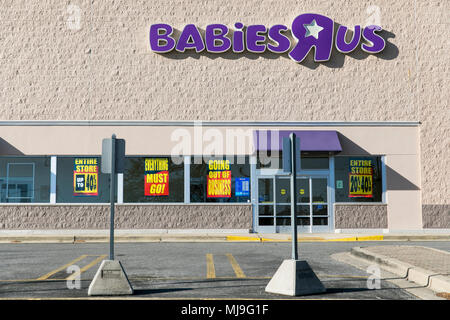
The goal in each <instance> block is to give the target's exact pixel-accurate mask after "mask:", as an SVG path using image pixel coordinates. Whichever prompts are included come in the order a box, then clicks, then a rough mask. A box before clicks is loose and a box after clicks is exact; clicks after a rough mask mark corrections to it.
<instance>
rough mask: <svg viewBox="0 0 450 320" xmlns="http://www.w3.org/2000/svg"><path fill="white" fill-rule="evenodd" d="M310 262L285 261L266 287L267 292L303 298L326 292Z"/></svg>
mask: <svg viewBox="0 0 450 320" xmlns="http://www.w3.org/2000/svg"><path fill="white" fill-rule="evenodd" d="M325 291H326V289H325V287H324V286H323V284H322V282H320V280H319V278H317V276H316V274H315V273H314V271H313V270H312V269H311V267H310V266H309V264H308V262H306V261H300V260H292V259H290V260H284V261H283V263H282V264H281V266H280V267H279V268H278V270H277V272H275V274H274V276H273V277H272V279H271V280H270V281H269V283H268V284H267V286H266V292H270V293H278V294H283V295H288V296H302V295H309V294H316V293H322V292H325Z"/></svg>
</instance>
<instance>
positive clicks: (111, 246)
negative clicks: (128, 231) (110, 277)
mask: <svg viewBox="0 0 450 320" xmlns="http://www.w3.org/2000/svg"><path fill="white" fill-rule="evenodd" d="M109 188H110V190H109V197H110V202H111V215H110V222H109V260H114V202H115V199H114V198H115V195H116V193H115V191H116V135H115V134H113V135H112V137H111V179H110V186H109Z"/></svg>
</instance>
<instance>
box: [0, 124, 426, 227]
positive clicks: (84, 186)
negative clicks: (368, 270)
mask: <svg viewBox="0 0 450 320" xmlns="http://www.w3.org/2000/svg"><path fill="white" fill-rule="evenodd" d="M0 128H1V131H2V135H3V137H4V139H5V141H14V146H15V147H14V148H12V145H10V149H9V151H6V146H3V148H4V149H3V150H4V153H6V152H9V153H10V154H9V155H7V156H6V155H4V156H2V159H1V160H2V162H3V163H2V171H3V172H4V173H3V174H2V177H3V178H2V181H3V183H2V186H3V187H2V195H1V196H2V204H1V205H0V207H1V209H2V210H1V213H2V221H3V223H4V228H7V229H15V228H19V229H22V228H25V229H27V228H30V229H59V228H66V229H96V228H104V227H106V226H107V221H108V219H107V213H108V202H109V194H110V191H109V176H108V175H107V174H103V173H102V172H101V165H100V163H101V158H100V157H101V141H102V139H103V138H105V137H108V136H110V135H111V134H112V133H115V134H116V135H117V136H118V137H119V138H122V139H125V141H126V161H125V170H124V173H123V174H119V177H118V181H119V183H118V186H117V203H118V205H117V206H118V209H117V210H118V213H117V225H118V228H124V229H202V230H205V229H207V230H216V229H225V230H241V231H243V230H245V231H254V232H288V231H289V228H290V216H289V215H290V206H289V204H290V199H289V195H290V190H289V176H288V175H286V174H285V173H283V170H282V163H281V157H282V148H281V145H282V144H281V143H280V141H281V140H282V138H283V137H285V136H287V135H288V134H289V133H290V132H295V133H296V134H297V136H298V137H299V138H300V141H301V144H300V146H301V147H300V148H301V150H302V158H301V169H300V171H299V172H298V173H297V186H298V187H297V188H298V191H297V194H298V203H297V212H298V225H299V230H301V231H302V232H336V231H338V232H339V231H340V230H341V229H343V230H348V229H371V230H379V231H382V230H385V229H394V230H400V229H406V230H414V229H420V227H421V224H422V212H421V206H420V190H419V188H418V185H419V181H418V175H417V167H418V165H419V162H420V157H419V124H418V123H414V122H378V123H377V122H297V123H293V122H291V123H287V122H272V123H270V122H240V121H237V122H214V121H211V122H199V121H196V122H190V121H183V122H182V121H178V122H174V121H159V122H156V121H153V122H152V121H97V122H96V121H90V122H87V121H41V122H36V121H31V122H29V121H22V122H21V121H19V122H6V123H3V124H2V126H1V127H0ZM62 137H63V138H62ZM142 137H152V138H151V139H146V140H145V141H143V139H142ZM19 150H20V152H19ZM4 153H3V154H4ZM24 154H25V155H24ZM43 155H46V156H43Z"/></svg>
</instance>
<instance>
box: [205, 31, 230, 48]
mask: <svg viewBox="0 0 450 320" xmlns="http://www.w3.org/2000/svg"><path fill="white" fill-rule="evenodd" d="M216 31H219V32H220V33H216ZM227 33H228V27H227V26H225V25H223V24H210V25H209V26H207V27H206V32H205V42H206V50H207V51H208V52H215V53H221V52H225V51H227V50H228V49H230V48H231V40H230V39H228V38H227V37H226V35H227ZM217 42H219V43H220V44H217Z"/></svg>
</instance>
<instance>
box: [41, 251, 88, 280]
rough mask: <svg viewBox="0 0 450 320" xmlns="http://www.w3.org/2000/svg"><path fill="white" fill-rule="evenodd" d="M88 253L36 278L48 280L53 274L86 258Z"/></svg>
mask: <svg viewBox="0 0 450 320" xmlns="http://www.w3.org/2000/svg"><path fill="white" fill-rule="evenodd" d="M86 257H87V255H86V254H83V255H82V256H79V257H78V258H76V259H75V260H72V261H70V262H69V263H68V264H65V265H63V266H62V267H59V268H58V269H56V270H53V271H50V272H49V273H47V274H44V275H43V276H41V277H39V278H37V279H36V280H47V279H48V278H50V277H51V276H52V275H54V274H55V273H58V272H60V271H62V270H65V269H67V268H68V267H70V266H71V265H73V264H75V263H76V262H78V261H80V260H83V259H84V258H86Z"/></svg>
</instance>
